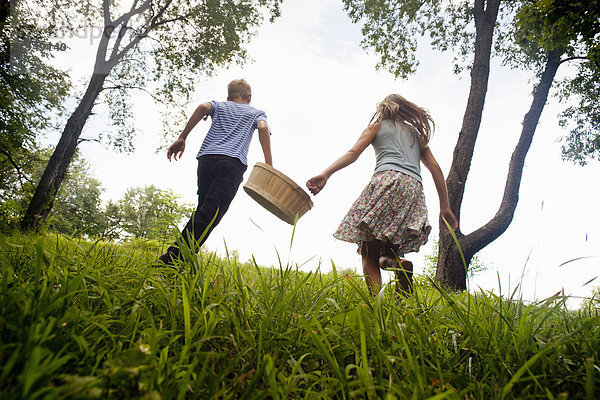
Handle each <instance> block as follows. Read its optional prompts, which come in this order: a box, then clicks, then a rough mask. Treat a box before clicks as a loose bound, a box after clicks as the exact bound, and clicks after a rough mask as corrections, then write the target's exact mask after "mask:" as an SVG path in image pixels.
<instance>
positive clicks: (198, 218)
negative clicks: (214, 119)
mask: <svg viewBox="0 0 600 400" xmlns="http://www.w3.org/2000/svg"><path fill="white" fill-rule="evenodd" d="M246 168H247V167H246V165H244V164H243V163H242V162H241V161H240V160H239V159H237V158H235V157H229V156H224V155H220V154H209V155H204V156H201V157H199V158H198V207H196V211H195V212H194V213H193V214H192V217H191V218H190V220H189V221H188V223H187V224H186V226H185V228H183V230H182V231H181V236H182V238H183V240H185V242H186V243H187V245H188V246H190V248H192V249H196V250H198V249H199V247H200V246H201V245H202V243H204V242H205V241H206V239H208V236H209V235H210V232H211V231H212V230H213V229H214V228H215V227H216V226H217V225H218V224H219V222H221V219H222V218H223V215H225V213H226V212H227V209H228V208H229V205H230V204H231V202H232V201H233V198H234V197H235V194H236V193H237V191H238V188H239V186H240V183H242V180H243V176H244V172H245V171H246ZM213 218H214V221H213ZM211 222H212V224H211ZM191 238H193V239H194V241H195V243H198V245H197V246H196V245H195V243H190V239H191ZM168 252H169V253H171V254H174V255H179V249H178V248H177V246H171V247H169V250H168Z"/></svg>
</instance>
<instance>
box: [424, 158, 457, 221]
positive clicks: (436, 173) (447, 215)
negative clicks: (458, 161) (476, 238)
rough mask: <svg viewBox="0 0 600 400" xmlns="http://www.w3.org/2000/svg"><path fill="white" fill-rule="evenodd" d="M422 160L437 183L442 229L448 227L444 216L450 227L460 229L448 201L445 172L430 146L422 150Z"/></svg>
mask: <svg viewBox="0 0 600 400" xmlns="http://www.w3.org/2000/svg"><path fill="white" fill-rule="evenodd" d="M421 161H423V164H425V166H426V167H427V169H428V170H429V172H431V176H432V177H433V182H434V183H435V188H436V190H437V192H438V196H439V198H440V226H441V227H442V229H445V228H446V224H445V223H444V222H443V221H442V218H444V219H445V220H446V221H448V224H450V227H452V229H453V230H455V231H456V230H458V220H457V219H456V216H454V213H453V212H452V210H451V209H450V203H449V201H448V188H447V187H446V180H445V179H444V174H443V172H442V169H441V168H440V165H439V164H438V162H437V161H436V159H435V158H434V157H433V154H432V153H431V150H430V149H429V147H426V148H425V149H423V150H422V151H421ZM446 229H447V228H446Z"/></svg>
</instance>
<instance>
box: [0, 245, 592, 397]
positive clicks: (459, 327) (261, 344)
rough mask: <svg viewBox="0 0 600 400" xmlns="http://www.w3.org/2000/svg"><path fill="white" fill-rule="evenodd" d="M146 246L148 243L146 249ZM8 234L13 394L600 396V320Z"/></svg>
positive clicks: (5, 375) (292, 270)
mask: <svg viewBox="0 0 600 400" xmlns="http://www.w3.org/2000/svg"><path fill="white" fill-rule="evenodd" d="M144 243H146V245H144ZM160 251H161V249H160V248H159V245H158V244H157V243H156V242H153V241H146V242H140V241H139V240H138V241H136V242H134V243H132V244H131V245H128V244H126V245H114V244H111V243H104V242H101V241H94V242H85V241H82V240H80V239H71V238H68V237H63V236H58V235H57V236H55V235H51V236H37V237H33V236H12V237H3V238H2V239H0V286H1V287H0V320H1V321H2V324H0V337H1V338H2V339H1V341H0V396H1V397H3V398H30V399H36V398H86V399H92V398H131V399H133V398H157V399H158V398H165V399H171V398H273V399H277V398H279V399H282V398H317V399H318V398H387V399H392V398H401V399H404V398H431V397H433V396H437V397H436V398H450V399H463V398H486V399H514V398H532V399H533V398H540V399H542V398H543V399H546V398H596V397H597V395H598V392H597V388H598V387H599V386H598V385H599V384H600V374H598V372H597V369H598V365H597V364H598V363H597V360H598V359H600V337H599V335H600V330H598V328H597V327H598V323H599V322H600V321H599V316H598V314H597V312H590V310H579V311H568V310H567V309H566V308H565V300H566V299H565V298H563V297H560V296H556V297H552V298H549V299H547V300H544V301H541V302H538V303H534V304H525V303H524V302H522V301H520V300H518V299H515V298H513V297H512V295H510V294H509V298H503V297H501V296H497V295H494V294H492V293H486V292H480V293H478V294H470V293H466V292H465V293H459V294H452V293H446V292H444V291H441V290H438V289H436V288H431V287H421V286H419V285H417V287H416V291H415V293H414V294H413V295H412V296H411V297H409V298H406V299H402V300H396V299H395V298H394V297H393V295H392V290H391V288H389V287H387V288H385V289H384V290H383V291H382V292H381V293H380V295H379V296H377V297H376V298H371V297H369V296H368V294H367V293H368V292H367V289H366V286H365V285H364V282H363V280H362V278H360V277H357V276H350V275H345V274H343V275H341V274H339V273H338V271H337V270H336V269H335V267H334V269H333V270H332V271H331V272H330V273H328V274H323V273H321V272H320V271H318V270H317V271H315V272H309V273H304V272H302V271H299V270H298V267H297V266H295V265H279V266H278V267H276V268H261V267H259V266H257V265H255V264H242V263H240V262H239V261H238V260H237V259H236V258H231V257H224V258H219V257H217V256H215V255H214V254H210V253H201V254H199V256H198V257H195V256H192V255H191V253H189V252H187V253H186V261H185V262H184V263H182V264H178V265H177V267H178V268H177V269H176V270H175V269H171V268H156V267H153V265H152V262H153V260H154V259H155V257H156V255H157V254H160Z"/></svg>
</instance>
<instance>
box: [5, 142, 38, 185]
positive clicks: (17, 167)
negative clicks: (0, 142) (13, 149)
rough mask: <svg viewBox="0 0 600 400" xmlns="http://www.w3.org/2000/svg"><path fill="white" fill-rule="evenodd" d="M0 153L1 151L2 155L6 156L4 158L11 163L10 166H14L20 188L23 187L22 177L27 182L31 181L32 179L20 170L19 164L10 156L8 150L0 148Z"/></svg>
mask: <svg viewBox="0 0 600 400" xmlns="http://www.w3.org/2000/svg"><path fill="white" fill-rule="evenodd" d="M0 153H2V154H3V155H4V156H6V159H7V160H8V162H10V163H11V164H12V166H13V167H14V168H15V170H17V176H18V178H19V183H20V184H21V189H23V187H24V184H23V179H25V180H26V181H27V182H29V183H33V181H32V180H31V179H29V177H28V176H27V175H25V174H24V173H23V171H22V170H21V167H19V164H17V162H16V161H15V160H14V159H13V158H12V156H11V155H10V153H9V152H8V151H6V150H4V149H0Z"/></svg>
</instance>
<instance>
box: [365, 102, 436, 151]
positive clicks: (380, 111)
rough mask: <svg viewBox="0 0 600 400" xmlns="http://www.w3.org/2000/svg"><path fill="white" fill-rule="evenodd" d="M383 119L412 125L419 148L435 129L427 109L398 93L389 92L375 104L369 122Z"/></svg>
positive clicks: (425, 144) (427, 140) (423, 145)
mask: <svg viewBox="0 0 600 400" xmlns="http://www.w3.org/2000/svg"><path fill="white" fill-rule="evenodd" d="M385 119H389V120H392V121H399V122H403V123H405V124H407V125H409V126H410V127H412V128H413V130H414V132H415V133H416V134H417V136H418V139H419V144H420V145H421V148H425V147H426V146H427V143H429V138H430V137H431V133H432V132H433V130H434V129H435V124H434V122H433V119H432V118H431V115H429V112H428V111H427V110H425V109H424V108H421V107H419V106H418V105H416V104H414V103H412V102H410V101H408V100H406V99H405V98H404V97H402V96H400V95H399V94H390V95H389V96H387V97H386V98H385V99H383V101H382V102H381V103H379V104H377V110H376V111H375V114H374V115H373V118H371V122H370V124H372V123H373V122H380V121H383V120H385Z"/></svg>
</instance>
